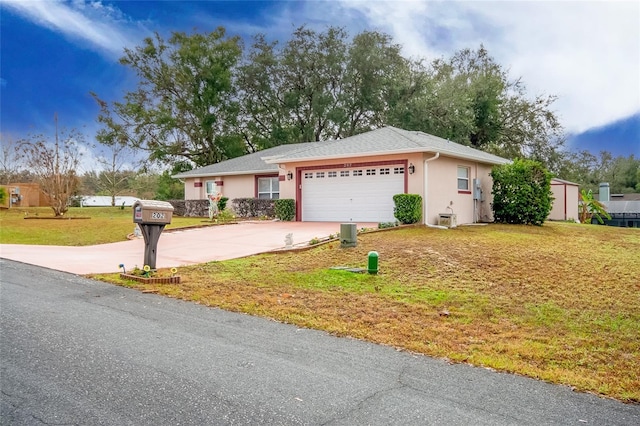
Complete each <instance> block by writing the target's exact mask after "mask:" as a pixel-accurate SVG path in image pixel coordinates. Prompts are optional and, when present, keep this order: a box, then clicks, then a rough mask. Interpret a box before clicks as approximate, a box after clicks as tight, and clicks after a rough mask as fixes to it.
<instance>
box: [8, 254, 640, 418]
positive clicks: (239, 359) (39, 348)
mask: <svg viewBox="0 0 640 426" xmlns="http://www.w3.org/2000/svg"><path fill="white" fill-rule="evenodd" d="M0 273H1V276H0V283H1V284H0V320H1V323H0V339H1V340H0V363H1V369H2V375H1V376H0V381H1V383H0V385H1V386H0V387H1V390H2V395H1V398H2V399H1V404H0V409H1V411H0V419H1V423H2V424H3V425H42V424H56V425H62V424H65V425H101V424H105V425H218V424H234V425H246V424H252V425H258V424H268V425H272V424H282V425H294V424H312V425H316V424H323V425H325V424H326V425H364V424H367V425H378V424H380V425H388V424H398V425H411V424H416V425H429V424H447V425H456V424H465V425H522V424H530V425H540V424H562V425H571V424H575V425H585V424H586V425H638V424H640V406H639V405H625V404H622V403H619V402H616V401H613V400H607V399H602V398H598V397H596V396H593V395H589V394H583V393H577V392H572V391H571V390H570V389H569V388H568V387H565V386H556V385H550V384H547V383H543V382H538V381H535V380H531V379H526V378H523V377H518V376H513V375H509V374H500V373H496V372H493V371H490V370H487V369H483V368H474V367H470V366H467V365H448V364H447V363H446V362H444V361H442V360H436V359H431V358H428V357H423V356H416V355H412V354H409V353H406V352H400V351H397V350H395V349H393V348H390V347H385V346H379V345H374V344H369V343H366V342H361V341H358V340H353V339H344V338H337V337H333V336H330V335H327V334H326V333H322V332H319V331H313V330H307V329H300V328H297V327H294V326H291V325H286V324H280V323H277V322H274V321H270V320H265V319H261V318H256V317H251V316H247V315H242V314H234V313H229V312H225V311H222V310H219V309H212V308H207V307H204V306H200V305H197V304H194V303H187V302H182V301H178V300H173V299H168V298H163V297H160V296H157V295H153V294H142V293H140V292H137V291H134V290H129V289H125V288H121V287H116V286H113V285H109V284H104V283H100V282H96V281H92V280H88V279H85V278H82V277H78V276H75V275H71V274H68V273H64V272H58V271H53V270H48V269H43V268H40V267H36V266H30V265H26V264H21V263H16V262H13V261H7V260H0Z"/></svg>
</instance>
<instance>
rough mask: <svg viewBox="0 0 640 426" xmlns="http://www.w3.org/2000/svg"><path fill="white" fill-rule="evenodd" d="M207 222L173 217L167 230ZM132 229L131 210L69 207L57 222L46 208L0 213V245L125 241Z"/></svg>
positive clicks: (11, 210)
mask: <svg viewBox="0 0 640 426" xmlns="http://www.w3.org/2000/svg"><path fill="white" fill-rule="evenodd" d="M87 218H89V219H87ZM207 223H208V222H206V220H205V219H203V218H194V217H174V218H173V219H172V221H171V224H170V225H167V229H171V228H181V227H187V226H199V225H206V224H207ZM133 230H134V223H133V211H132V209H131V207H125V208H124V209H121V208H120V207H83V208H80V207H72V208H70V209H69V211H68V212H67V213H66V214H65V215H64V217H63V218H57V219H56V218H54V215H53V210H51V208H49V207H30V208H12V209H2V210H0V244H36V245H56V246H87V245H94V244H105V243H114V242H118V241H125V240H126V239H127V235H128V234H131V233H132V232H133Z"/></svg>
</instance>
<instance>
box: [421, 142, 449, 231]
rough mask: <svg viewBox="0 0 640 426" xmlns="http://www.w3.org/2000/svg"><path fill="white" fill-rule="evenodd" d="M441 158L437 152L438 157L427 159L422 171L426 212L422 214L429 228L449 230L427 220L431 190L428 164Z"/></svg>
mask: <svg viewBox="0 0 640 426" xmlns="http://www.w3.org/2000/svg"><path fill="white" fill-rule="evenodd" d="M439 157H440V153H439V152H436V155H434V156H433V157H431V158H427V159H426V160H424V170H423V171H422V172H423V173H424V211H423V212H422V217H424V224H425V225H426V226H428V227H429V228H438V229H449V228H447V227H446V226H440V225H432V224H430V223H429V222H428V220H427V212H428V211H429V210H428V209H427V199H428V198H429V190H428V188H429V179H428V175H429V173H428V171H429V165H428V163H429V162H430V161H434V160H437V159H438V158H439Z"/></svg>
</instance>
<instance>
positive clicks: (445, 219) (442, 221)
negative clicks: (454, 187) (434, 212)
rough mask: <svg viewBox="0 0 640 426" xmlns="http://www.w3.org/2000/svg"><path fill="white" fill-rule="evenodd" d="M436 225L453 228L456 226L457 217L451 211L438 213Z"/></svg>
mask: <svg viewBox="0 0 640 426" xmlns="http://www.w3.org/2000/svg"><path fill="white" fill-rule="evenodd" d="M438 225H440V226H446V227H447V228H455V227H456V226H458V217H457V216H456V215H455V214H453V213H440V214H439V215H438Z"/></svg>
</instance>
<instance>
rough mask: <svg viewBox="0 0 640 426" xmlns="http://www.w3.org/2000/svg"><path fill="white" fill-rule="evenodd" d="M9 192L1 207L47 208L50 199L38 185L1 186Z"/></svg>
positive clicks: (13, 184)
mask: <svg viewBox="0 0 640 426" xmlns="http://www.w3.org/2000/svg"><path fill="white" fill-rule="evenodd" d="M1 186H2V188H4V189H5V191H7V199H6V200H5V203H4V205H2V206H1V207H4V208H12V207H46V206H49V199H48V197H47V196H46V195H44V193H43V192H42V191H41V190H40V185H39V184H37V183H10V184H9V185H1Z"/></svg>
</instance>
